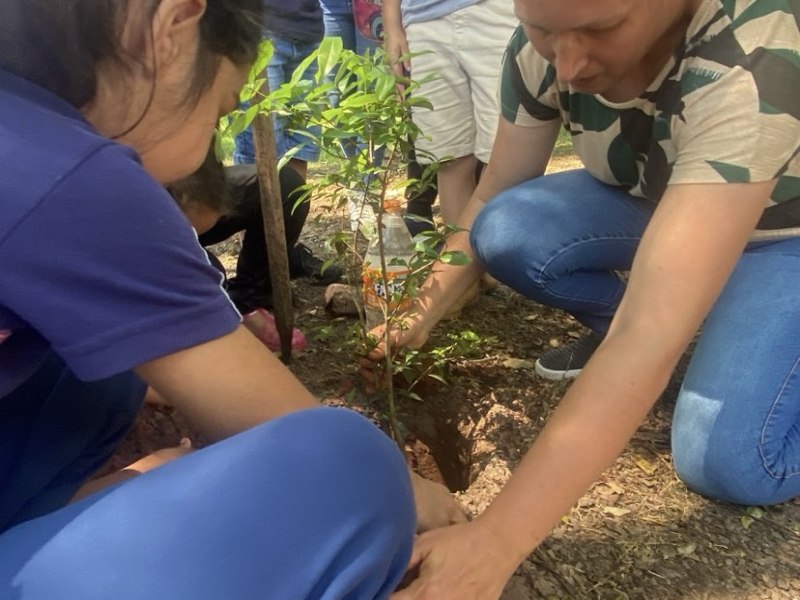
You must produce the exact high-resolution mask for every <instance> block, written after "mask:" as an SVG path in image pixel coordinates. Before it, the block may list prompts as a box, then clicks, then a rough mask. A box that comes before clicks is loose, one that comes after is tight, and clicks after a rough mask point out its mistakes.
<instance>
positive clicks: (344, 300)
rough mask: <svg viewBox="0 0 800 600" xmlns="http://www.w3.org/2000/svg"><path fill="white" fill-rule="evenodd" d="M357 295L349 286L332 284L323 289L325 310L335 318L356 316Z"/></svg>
mask: <svg viewBox="0 0 800 600" xmlns="http://www.w3.org/2000/svg"><path fill="white" fill-rule="evenodd" d="M357 294H358V292H357V291H356V289H355V288H353V287H351V286H349V285H345V284H343V283H332V284H331V285H329V286H328V287H327V288H325V310H327V311H328V312H330V313H331V314H334V315H337V316H343V317H352V316H358V302H357V301H356V298H357V297H358V296H357Z"/></svg>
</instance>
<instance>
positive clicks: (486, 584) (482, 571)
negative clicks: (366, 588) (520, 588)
mask: <svg viewBox="0 0 800 600" xmlns="http://www.w3.org/2000/svg"><path fill="white" fill-rule="evenodd" d="M515 568H516V565H510V564H508V557H507V553H505V552H504V551H503V548H502V547H501V545H500V544H499V540H498V539H496V538H493V537H491V536H490V535H487V533H486V532H484V531H483V530H482V529H481V527H480V524H479V521H473V522H471V523H462V524H459V525H453V526H452V527H444V528H441V529H436V530H434V531H429V532H428V533H424V534H422V535H420V536H418V537H417V540H416V542H415V543H414V551H413V553H412V554H411V560H410V562H409V565H408V571H413V570H415V569H418V572H419V574H418V576H417V578H416V579H414V580H413V581H411V582H410V583H409V584H408V586H407V587H406V588H404V589H403V590H401V591H399V592H396V593H394V594H392V596H391V600H497V599H498V598H500V594H502V593H503V588H504V587H505V585H506V582H507V581H508V579H509V578H510V577H511V575H512V574H513V572H514V569H515Z"/></svg>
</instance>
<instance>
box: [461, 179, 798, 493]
mask: <svg viewBox="0 0 800 600" xmlns="http://www.w3.org/2000/svg"><path fill="white" fill-rule="evenodd" d="M652 211H653V207H652V205H650V204H648V203H646V202H644V201H642V200H638V199H635V198H632V197H631V196H630V195H629V194H627V193H626V192H625V191H624V190H622V189H620V188H616V187H612V186H608V185H605V184H603V183H600V182H598V181H597V180H596V179H594V178H593V177H592V176H590V175H589V174H588V173H586V172H585V171H583V170H578V171H568V172H564V173H557V174H553V175H547V176H544V177H540V178H537V179H534V180H532V181H528V182H525V183H522V184H520V185H518V186H516V187H513V188H511V189H509V190H507V191H505V192H503V193H501V194H499V195H498V196H497V197H496V198H495V199H493V200H492V201H491V202H490V203H489V204H488V205H487V206H486V208H485V209H484V210H483V211H482V212H481V214H480V215H479V216H478V218H477V220H476V222H475V224H474V226H473V229H472V232H471V242H472V246H473V248H474V250H475V253H476V256H477V257H478V260H479V261H480V262H481V263H482V264H483V265H484V267H485V268H486V269H487V271H488V272H489V273H491V274H492V275H493V276H494V277H496V278H497V279H499V280H500V281H502V282H503V283H505V284H507V285H509V286H510V287H512V288H514V289H515V290H517V291H519V292H520V293H522V294H523V295H525V296H527V297H528V298H531V299H533V300H536V301H538V302H540V303H542V304H545V305H548V306H552V307H555V308H560V309H563V310H565V311H566V312H568V313H570V314H572V315H573V316H574V317H575V318H576V319H577V320H578V321H580V322H581V323H583V324H584V325H586V326H588V327H590V328H591V329H593V330H594V331H596V332H598V333H604V332H605V331H606V330H607V329H608V325H609V323H610V321H611V318H612V317H613V315H614V312H615V311H616V309H617V306H618V305H619V301H620V299H621V298H622V295H623V293H624V291H625V283H624V282H623V281H622V280H621V279H620V278H619V277H617V275H616V274H615V273H614V271H622V270H627V269H629V268H630V266H631V263H632V261H633V256H634V254H635V252H636V249H637V247H638V245H639V241H640V240H641V237H642V234H643V232H644V229H645V228H646V227H647V224H648V222H649V220H650V217H651V215H652ZM798 298H800V239H791V240H784V241H780V242H773V243H768V244H765V243H761V244H751V245H749V246H748V247H747V249H746V250H745V252H744V254H743V255H742V257H741V258H740V260H739V262H738V264H737V266H736V268H735V270H734V272H733V274H732V275H731V277H730V280H729V281H728V283H727V285H726V287H725V288H724V290H723V292H722V294H721V296H720V298H719V299H718V300H717V302H716V303H715V305H714V306H713V308H712V310H711V312H710V313H709V315H708V317H707V319H706V321H705V323H704V325H703V327H702V330H701V332H700V336H699V340H698V343H697V346H696V348H695V350H694V353H693V355H692V358H691V362H690V365H689V369H688V372H687V374H686V377H685V379H684V381H683V385H682V388H681V391H680V393H679V396H678V400H677V405H676V408H675V415H674V419H673V424H672V451H673V460H674V463H675V469H676V471H677V473H678V475H679V476H680V477H681V478H682V479H683V481H685V482H686V483H687V485H689V487H691V488H693V489H694V490H696V491H698V492H700V493H703V494H705V495H708V496H711V497H715V498H719V499H722V500H726V501H730V502H735V503H741V504H774V503H778V502H783V501H785V500H788V499H790V498H793V497H795V496H798V495H800V320H798V319H797V314H798V309H797V304H798Z"/></svg>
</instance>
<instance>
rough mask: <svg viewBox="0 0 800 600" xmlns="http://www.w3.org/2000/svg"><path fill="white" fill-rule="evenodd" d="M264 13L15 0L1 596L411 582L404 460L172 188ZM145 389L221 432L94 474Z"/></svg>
mask: <svg viewBox="0 0 800 600" xmlns="http://www.w3.org/2000/svg"><path fill="white" fill-rule="evenodd" d="M260 6H261V1H260V0H136V1H130V2H128V1H123V0H105V1H103V0H94V1H92V2H86V1H82V0H61V1H59V2H53V1H52V0H3V2H2V3H0V164H2V165H3V166H2V169H1V170H0V265H2V269H0V597H2V598H17V599H21V600H39V599H48V600H51V599H53V598H64V599H77V598H80V599H82V600H83V599H100V598H103V599H106V598H112V597H113V598H117V599H137V600H138V599H144V598H148V599H151V598H195V599H203V598H214V599H220V598H225V599H229V598H280V599H282V600H283V599H291V598H326V599H327V598H345V597H347V598H375V597H386V596H387V595H388V594H389V593H390V591H391V590H392V588H393V587H394V586H395V585H396V584H397V582H398V580H399V579H400V577H401V575H402V571H403V568H404V566H405V564H406V562H407V560H408V556H409V552H410V546H411V541H412V535H413V532H414V506H413V496H412V486H411V484H410V482H409V477H408V475H407V469H406V466H405V463H404V461H403V459H402V457H401V455H400V454H399V453H398V452H397V450H396V448H394V447H393V445H392V443H391V442H390V441H389V440H388V439H386V438H385V437H384V436H383V435H382V434H381V433H380V432H379V431H378V430H377V429H376V428H374V427H373V426H372V425H371V424H370V423H369V422H367V421H366V420H365V419H363V418H362V417H360V416H359V415H357V414H355V413H353V412H350V411H347V410H341V409H332V408H323V407H320V406H319V404H318V403H317V401H316V400H315V399H314V397H313V396H312V395H311V394H310V393H309V392H308V390H306V389H305V388H304V387H303V386H302V385H301V384H300V383H299V382H298V381H297V380H296V379H295V378H294V377H293V376H292V375H291V374H290V373H289V371H288V370H286V369H285V368H284V367H283V365H281V364H280V362H279V361H277V359H276V358H275V357H274V356H273V355H272V353H271V352H269V351H268V350H267V348H266V347H265V346H264V345H263V344H261V343H260V342H259V341H258V340H257V339H256V338H255V337H253V335H251V334H250V333H249V332H248V331H247V330H246V329H244V328H243V327H242V326H241V324H240V321H241V317H240V315H239V313H238V312H237V311H236V310H235V308H234V307H233V305H232V304H231V302H230V300H229V299H228V298H227V296H226V295H225V294H224V292H223V291H222V289H221V287H220V275H219V273H218V271H217V270H216V269H214V268H213V267H212V266H211V265H210V264H209V263H208V261H207V259H206V256H205V254H204V252H203V250H202V248H201V246H200V245H199V244H198V241H197V238H196V235H195V233H194V231H193V230H192V229H191V227H190V226H189V224H188V222H187V220H186V219H185V217H184V216H183V215H182V214H181V212H180V209H179V208H178V206H177V205H176V204H175V202H174V201H173V200H172V198H170V196H169V194H168V193H167V192H166V191H165V189H164V185H167V184H169V183H171V182H174V181H176V180H178V179H180V178H182V177H185V176H186V175H189V174H190V173H192V172H193V171H195V170H196V169H197V167H198V166H199V165H200V164H201V162H202V160H203V158H204V156H205V154H206V149H207V148H208V143H209V139H210V136H211V135H212V132H213V130H214V127H215V124H216V123H217V120H218V119H219V117H220V116H221V115H222V114H224V113H226V112H228V111H229V110H231V109H233V108H234V107H235V106H236V104H237V102H238V91H239V88H240V87H241V85H242V84H243V82H244V81H245V78H246V74H247V70H248V68H249V65H250V64H251V61H252V60H253V59H254V57H255V55H256V47H257V43H258V41H259V39H260V33H261V31H260V15H259V9H260ZM147 385H150V386H152V388H153V389H155V390H156V391H157V392H159V393H160V394H161V395H162V396H163V397H164V398H166V399H168V400H169V401H170V402H171V403H172V404H174V405H175V406H176V407H178V408H179V409H180V410H181V411H182V412H183V413H184V414H186V415H187V416H188V417H189V418H191V419H192V420H193V421H194V423H195V424H196V425H197V427H198V428H200V429H201V430H202V431H203V432H204V434H206V435H208V436H209V437H210V438H212V439H214V440H217V441H216V443H214V444H212V445H211V446H209V447H207V448H205V449H202V450H199V451H197V452H194V453H191V454H189V449H187V448H183V447H181V448H178V449H171V450H167V451H162V452H161V453H158V454H156V455H154V456H151V457H149V458H148V459H146V460H144V461H141V462H139V463H136V464H135V465H133V466H132V467H131V468H130V469H127V470H124V471H122V472H121V473H119V474H116V475H115V476H113V477H112V480H111V481H104V482H97V481H95V482H93V483H92V484H91V486H90V487H85V486H84V484H85V481H86V480H87V479H88V478H89V477H90V476H91V474H92V473H93V472H94V471H95V470H96V469H97V468H98V467H99V466H100V465H101V464H103V463H104V462H105V460H106V459H107V458H108V457H109V456H110V455H111V454H112V453H113V451H114V448H115V447H116V445H117V443H118V442H119V440H120V438H121V437H122V436H123V435H124V434H125V432H126V431H127V430H128V429H129V427H130V425H131V423H132V420H133V418H134V417H135V415H136V412H137V410H138V408H139V406H140V403H141V400H142V397H143V394H144V391H145V387H146V386H147ZM184 454H188V455H186V456H181V455H184ZM176 456H180V458H177V459H176V460H170V459H172V458H175V457H176ZM163 463H168V464H163ZM160 464H163V466H161V467H159V468H157V469H152V467H154V466H157V465H160ZM143 471H148V472H146V473H143V474H140V473H142V472H143ZM103 484H109V485H107V486H106V487H102V486H103ZM431 491H434V492H441V490H439V489H438V488H437V489H434V490H432V489H431V488H424V487H419V486H416V485H415V486H414V492H416V493H415V494H414V495H415V496H417V498H418V501H419V502H420V504H418V506H420V507H422V510H420V511H419V519H421V520H423V521H424V520H425V519H428V520H429V522H431V523H437V522H439V523H440V522H441V521H442V520H446V519H447V517H448V511H449V510H450V507H449V506H448V505H447V504H446V502H445V495H444V494H442V495H439V496H438V497H437V498H436V500H435V501H433V502H428V500H431V495H430V494H429V492H431ZM447 498H448V499H449V496H448V497H447ZM431 505H433V506H431ZM428 508H431V509H432V510H434V509H439V511H440V512H438V513H436V514H434V513H432V512H430V511H429V510H428Z"/></svg>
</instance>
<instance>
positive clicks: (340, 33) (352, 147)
mask: <svg viewBox="0 0 800 600" xmlns="http://www.w3.org/2000/svg"><path fill="white" fill-rule="evenodd" d="M320 6H321V7H322V19H323V21H324V23H325V37H339V38H342V47H343V48H344V49H345V50H352V51H353V52H355V53H356V54H361V55H364V54H366V53H367V52H372V53H374V52H375V50H376V49H377V48H379V47H380V43H378V42H375V41H373V40H370V39H368V38H365V37H364V36H363V35H362V34H361V32H360V31H359V30H358V27H356V23H355V21H354V20H353V2H352V0H321V1H320ZM331 104H332V105H334V106H338V104H339V97H338V96H337V95H332V96H331ZM364 148H365V144H364V142H362V141H361V140H360V139H358V138H356V137H354V138H352V139H349V140H343V141H342V150H343V151H344V155H345V156H346V157H347V158H352V157H353V156H355V155H357V154H358V153H359V152H362V151H363V150H364ZM383 156H384V149H383V148H378V149H377V150H376V151H375V154H374V156H373V157H372V162H373V164H376V165H378V164H381V163H382V162H383ZM370 181H371V178H369V177H368V178H365V180H364V183H365V185H369V183H370Z"/></svg>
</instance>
